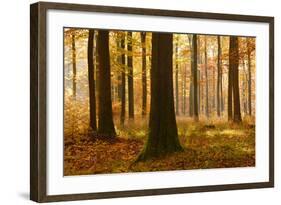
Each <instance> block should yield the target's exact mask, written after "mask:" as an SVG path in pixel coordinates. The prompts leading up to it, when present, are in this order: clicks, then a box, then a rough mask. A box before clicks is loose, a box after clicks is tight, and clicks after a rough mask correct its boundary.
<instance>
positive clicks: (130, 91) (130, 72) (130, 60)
mask: <svg viewBox="0 0 281 205" xmlns="http://www.w3.org/2000/svg"><path fill="white" fill-rule="evenodd" d="M132 39H133V37H132V32H128V33H127V49H128V55H127V63H128V99H129V102H128V106H129V118H130V119H134V71H133V52H132Z"/></svg>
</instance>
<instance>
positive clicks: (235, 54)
mask: <svg viewBox="0 0 281 205" xmlns="http://www.w3.org/2000/svg"><path fill="white" fill-rule="evenodd" d="M230 41H231V46H230V48H232V57H231V58H230V65H231V66H232V70H233V101H234V115H233V121H234V122H241V111H240V94H239V70H238V67H239V50H238V48H239V46H238V37H236V36H233V37H231V38H230Z"/></svg>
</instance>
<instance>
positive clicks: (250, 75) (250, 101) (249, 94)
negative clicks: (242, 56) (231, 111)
mask: <svg viewBox="0 0 281 205" xmlns="http://www.w3.org/2000/svg"><path fill="white" fill-rule="evenodd" d="M247 56H248V76H249V77H248V78H249V79H248V107H249V115H252V72H251V50H250V39H249V38H247Z"/></svg>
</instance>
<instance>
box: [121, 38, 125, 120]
mask: <svg viewBox="0 0 281 205" xmlns="http://www.w3.org/2000/svg"><path fill="white" fill-rule="evenodd" d="M121 51H122V55H121V65H122V68H121V115H120V123H121V125H124V123H125V115H126V65H125V64H126V62H125V33H123V35H122V39H121Z"/></svg>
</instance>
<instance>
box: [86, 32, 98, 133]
mask: <svg viewBox="0 0 281 205" xmlns="http://www.w3.org/2000/svg"><path fill="white" fill-rule="evenodd" d="M94 38H95V31H94V30H93V29H89V36H88V56H87V59H88V79H89V105H90V127H91V128H92V129H93V130H94V131H96V130H97V120H96V92H95V90H96V88H95V76H94V73H95V67H94V52H93V50H94Z"/></svg>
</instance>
